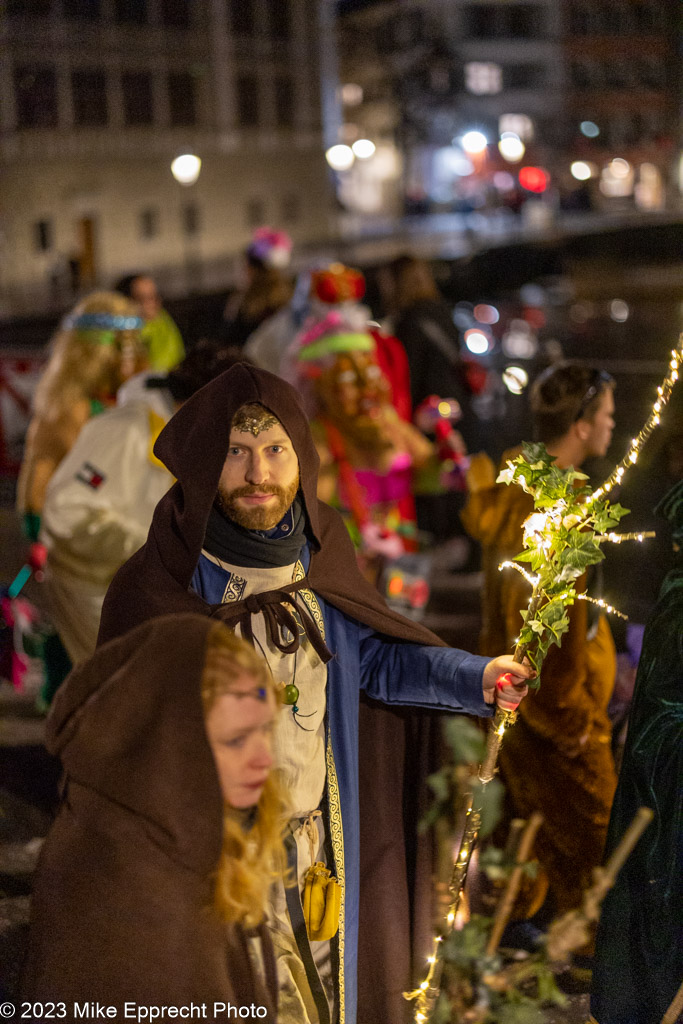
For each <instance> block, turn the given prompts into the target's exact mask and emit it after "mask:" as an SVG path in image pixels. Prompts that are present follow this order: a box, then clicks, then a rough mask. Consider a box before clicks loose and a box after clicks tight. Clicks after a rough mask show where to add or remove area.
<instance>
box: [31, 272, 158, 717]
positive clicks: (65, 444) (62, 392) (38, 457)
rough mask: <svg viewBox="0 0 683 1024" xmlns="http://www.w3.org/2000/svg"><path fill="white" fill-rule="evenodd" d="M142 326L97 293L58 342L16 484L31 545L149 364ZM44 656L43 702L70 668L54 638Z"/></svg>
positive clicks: (118, 300) (119, 299)
mask: <svg viewBox="0 0 683 1024" xmlns="http://www.w3.org/2000/svg"><path fill="white" fill-rule="evenodd" d="M142 326H143V321H142V319H141V317H140V316H139V315H138V311H137V307H136V306H135V305H133V303H131V302H130V301H129V300H128V299H126V298H124V297H123V296H122V295H119V294H117V293H116V292H94V293H93V294H92V295H89V296H87V297H86V298H85V299H83V300H82V301H81V302H79V303H78V305H77V306H76V307H75V308H74V310H73V311H72V312H71V313H70V314H69V315H68V316H67V317H66V319H65V320H64V322H63V323H62V325H61V327H60V330H59V331H58V332H57V334H56V335H55V337H54V339H53V341H52V343H51V349H50V356H49V358H48V361H47V365H46V367H45V370H44V372H43V375H42V377H41V379H40V381H39V383H38V387H37V389H36V393H35V396H34V400H33V418H32V420H31V422H30V424H29V428H28V431H27V434H26V445H25V450H24V461H23V463H22V467H21V472H20V473H19V481H18V484H17V511H18V512H19V515H20V516H21V517H22V524H23V529H24V533H25V535H26V536H27V538H28V539H29V540H30V541H32V542H35V541H37V539H38V534H39V532H40V520H41V516H42V513H43V504H44V502H45V493H46V491H47V486H48V483H49V481H50V478H51V477H52V475H53V473H54V472H55V470H56V469H57V467H58V466H59V464H60V463H61V461H62V459H63V458H64V457H65V456H66V455H67V454H68V452H69V451H70V449H71V448H72V446H73V445H74V443H75V441H76V439H77V438H78V435H79V434H80V432H81V430H82V428H83V426H84V425H85V424H86V423H87V422H88V421H89V420H90V419H91V418H92V417H94V416H97V415H98V414H99V413H101V412H103V411H104V409H106V408H107V407H108V406H111V405H113V404H114V402H115V401H116V393H117V391H118V389H119V387H120V386H121V384H123V382H124V381H126V380H128V379H129V378H130V377H132V376H133V375H134V374H136V373H139V372H140V371H141V370H143V369H144V368H145V366H146V365H147V359H146V355H145V348H144V344H143V342H142V339H141V336H140V332H141V328H142ZM29 560H30V559H29ZM42 657H43V661H44V666H45V683H44V688H43V689H44V693H43V698H42V702H44V701H49V695H50V694H51V693H53V692H54V690H55V689H56V688H57V687H58V686H59V684H60V683H61V682H62V680H63V679H64V677H65V676H66V674H67V673H68V671H69V669H70V668H71V662H70V660H69V657H68V655H67V653H66V650H65V649H64V645H63V644H62V643H61V641H60V639H59V636H58V634H57V633H55V632H51V633H48V635H47V636H46V637H45V641H44V644H43V655H42Z"/></svg>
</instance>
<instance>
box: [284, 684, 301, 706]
mask: <svg viewBox="0 0 683 1024" xmlns="http://www.w3.org/2000/svg"><path fill="white" fill-rule="evenodd" d="M298 699H299V687H298V686H295V685H294V683H288V684H287V686H285V689H284V693H283V700H284V702H285V704H296V702H297V701H298Z"/></svg>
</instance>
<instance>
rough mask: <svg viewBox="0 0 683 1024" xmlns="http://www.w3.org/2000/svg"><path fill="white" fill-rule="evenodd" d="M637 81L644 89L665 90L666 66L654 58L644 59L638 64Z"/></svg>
mask: <svg viewBox="0 0 683 1024" xmlns="http://www.w3.org/2000/svg"><path fill="white" fill-rule="evenodd" d="M638 79H639V81H640V83H641V85H642V86H643V88H645V89H664V88H666V65H665V64H664V63H663V62H662V61H658V60H656V59H655V58H654V57H649V58H647V57H646V58H644V59H643V60H641V61H640V62H639V65H638Z"/></svg>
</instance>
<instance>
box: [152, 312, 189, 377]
mask: <svg viewBox="0 0 683 1024" xmlns="http://www.w3.org/2000/svg"><path fill="white" fill-rule="evenodd" d="M142 340H143V341H144V343H145V345H146V346H147V351H148V353H149V365H150V367H151V368H152V369H153V370H159V371H162V370H164V371H166V370H172V369H173V367H174V366H177V365H178V363H179V362H180V361H181V359H182V358H183V356H184V355H185V346H184V345H183V339H182V337H181V336H180V331H179V330H178V328H177V326H176V324H175V321H174V320H173V318H172V317H171V316H170V314H169V313H167V312H166V310H165V309H162V310H161V312H160V313H158V314H157V316H155V317H154V319H153V320H148V321H147V323H146V324H145V326H144V327H143V328H142Z"/></svg>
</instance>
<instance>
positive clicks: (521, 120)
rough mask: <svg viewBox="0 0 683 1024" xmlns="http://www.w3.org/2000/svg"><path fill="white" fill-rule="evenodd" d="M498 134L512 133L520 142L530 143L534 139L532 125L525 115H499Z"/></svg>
mask: <svg viewBox="0 0 683 1024" xmlns="http://www.w3.org/2000/svg"><path fill="white" fill-rule="evenodd" d="M498 132H499V134H500V135H502V134H503V132H514V134H515V135H519V137H520V139H521V140H522V142H531V140H532V139H533V137H534V123H533V121H532V120H531V118H530V117H527V115H526V114H501V115H500V117H499V118H498Z"/></svg>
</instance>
